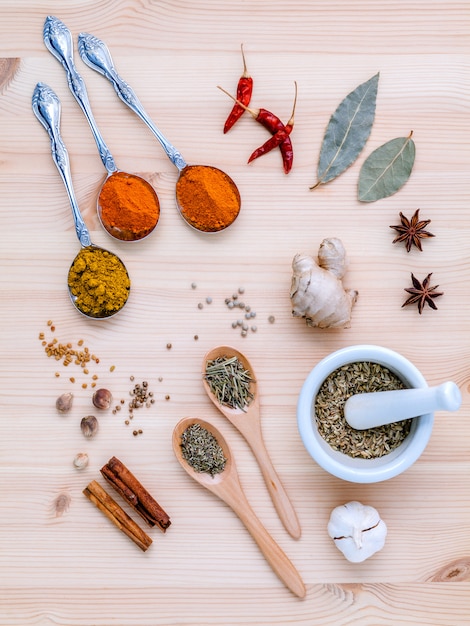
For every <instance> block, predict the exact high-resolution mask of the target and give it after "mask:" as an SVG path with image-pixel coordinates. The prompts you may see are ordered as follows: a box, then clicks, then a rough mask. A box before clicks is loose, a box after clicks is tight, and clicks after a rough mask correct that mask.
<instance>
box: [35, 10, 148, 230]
mask: <svg viewBox="0 0 470 626" xmlns="http://www.w3.org/2000/svg"><path fill="white" fill-rule="evenodd" d="M43 39H44V44H45V46H46V48H47V49H48V50H49V52H50V53H51V54H52V55H53V56H54V57H55V58H56V59H57V60H58V61H59V62H60V64H61V65H62V67H63V68H64V70H65V72H66V75H67V81H68V85H69V88H70V91H71V92H72V95H73V96H74V98H75V100H76V101H77V102H78V104H79V105H80V108H81V109H82V111H83V113H84V114H85V117H86V119H87V121H88V123H89V125H90V128H91V131H92V134H93V138H94V140H95V142H96V145H97V148H98V152H99V155H100V158H101V161H102V162H103V165H104V167H105V168H106V171H107V176H106V178H105V180H104V182H103V184H102V185H101V188H100V191H99V195H98V200H97V212H98V217H99V220H100V223H101V225H102V226H103V228H104V229H105V230H106V232H107V233H108V234H109V235H111V237H114V238H115V239H118V240H119V241H140V240H142V239H145V238H146V237H148V236H149V235H150V234H151V233H152V232H153V230H154V229H155V228H156V226H157V224H158V221H159V218H160V202H159V200H158V196H157V193H156V191H155V189H154V188H153V187H152V185H150V183H149V182H147V181H146V180H145V179H144V178H142V177H141V176H137V175H136V174H129V173H127V172H123V171H121V170H118V168H117V167H116V164H115V162H114V158H113V155H112V154H111V151H110V150H109V148H108V146H107V145H106V143H105V141H104V139H103V136H102V135H101V132H100V130H99V128H98V125H97V124H96V121H95V118H94V116H93V112H92V110H91V105H90V101H89V98H88V93H87V89H86V86H85V82H84V80H83V78H82V77H81V76H80V74H79V73H78V71H77V68H76V67H75V63H74V60H73V42H72V35H71V33H70V30H69V29H68V28H67V26H66V25H65V24H64V23H63V22H62V21H61V20H59V19H57V18H56V17H54V16H52V15H49V16H48V17H47V18H46V20H45V22H44V29H43ZM116 179H120V180H122V181H124V183H123V184H121V189H122V192H121V194H120V195H119V197H117V196H116V195H115V194H113V196H112V197H111V201H108V200H106V198H107V197H108V195H109V192H108V188H110V187H111V186H112V185H113V183H114V182H115V181H116ZM141 198H143V199H144V201H145V206H146V208H147V209H148V213H149V215H150V216H151V217H150V219H149V223H148V224H146V226H145V227H142V228H140V229H137V228H135V226H136V224H138V223H139V213H141V207H140V204H139V202H140V199H141ZM111 203H112V206H113V208H114V210H116V208H117V210H118V217H117V219H116V218H115V217H111V216H110V215H108V205H111ZM113 215H114V211H113Z"/></svg>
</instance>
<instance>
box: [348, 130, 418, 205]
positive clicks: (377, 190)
mask: <svg viewBox="0 0 470 626" xmlns="http://www.w3.org/2000/svg"><path fill="white" fill-rule="evenodd" d="M412 135H413V131H411V133H410V134H409V135H408V137H398V138H397V139H392V140H391V141H387V143H384V144H383V145H382V146H380V147H379V148H377V149H376V150H374V151H373V152H372V153H371V154H370V155H369V156H368V157H367V159H366V160H365V161H364V163H363V165H362V167H361V171H360V173H359V186H358V198H359V200H360V201H361V202H375V201H376V200H380V199H381V198H386V197H387V196H391V195H392V194H394V193H396V192H397V191H398V190H399V189H400V188H401V187H403V185H404V184H405V183H406V181H407V180H408V178H409V177H410V174H411V170H412V169H413V164H414V162H415V154H416V147H415V143H414V141H413V140H412V138H411V137H412Z"/></svg>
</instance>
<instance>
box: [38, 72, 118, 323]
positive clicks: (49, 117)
mask: <svg viewBox="0 0 470 626" xmlns="http://www.w3.org/2000/svg"><path fill="white" fill-rule="evenodd" d="M32 107H33V111H34V114H35V115H36V117H37V119H38V120H39V121H40V122H41V124H42V125H43V126H44V128H45V129H46V131H47V133H48V135H49V138H50V140H51V151H52V159H53V161H54V163H55V164H56V167H57V169H58V170H59V174H60V175H61V178H62V180H63V182H64V185H65V189H66V191H67V195H68V197H69V201H70V206H71V208H72V215H73V219H74V222H75V231H76V233H77V237H78V240H79V242H80V244H81V246H82V251H83V250H85V249H89V250H90V251H94V252H98V253H100V254H101V253H103V254H102V256H106V257H107V258H109V259H112V261H113V266H114V268H115V269H117V270H118V271H119V272H120V274H121V275H122V276H123V278H124V281H123V284H125V285H127V287H126V289H125V291H124V295H123V297H121V298H120V299H119V301H118V304H116V305H113V306H112V307H109V306H106V305H105V306H103V307H102V308H100V309H99V313H97V314H94V315H91V314H89V313H87V312H86V311H85V310H83V308H81V307H80V302H79V300H78V299H77V297H76V296H75V295H74V294H73V293H72V291H71V288H70V273H71V270H72V267H73V266H74V263H75V261H76V260H77V258H78V257H79V255H80V252H79V253H78V254H77V256H76V257H75V259H74V261H73V262H72V265H71V268H70V270H69V274H68V281H67V284H68V291H69V296H70V299H71V301H72V304H73V305H74V306H75V308H76V309H77V310H78V311H79V312H80V313H81V314H82V315H84V316H85V317H88V318H90V319H104V318H109V317H111V316H113V315H115V314H116V313H118V312H119V311H120V310H121V309H122V308H123V307H124V305H125V304H126V302H127V299H128V297H129V290H130V280H129V274H128V273H127V269H126V267H125V265H124V263H123V262H122V261H121V259H120V258H119V257H118V256H117V255H116V254H114V253H113V252H110V251H109V250H105V249H104V248H100V247H98V246H95V245H94V244H93V243H92V241H91V238H90V233H89V232H88V229H87V227H86V224H85V222H84V221H83V218H82V215H81V213H80V209H79V208H78V202H77V199H76V196H75V192H74V189H73V185H72V176H71V172H70V164H69V156H68V152H67V148H66V147H65V144H64V142H63V140H62V137H61V134H60V114H61V105H60V100H59V98H58V97H57V95H56V93H55V92H54V91H53V90H52V89H51V88H50V87H49V86H48V85H46V84H44V83H38V84H37V85H36V87H35V89H34V92H33V98H32Z"/></svg>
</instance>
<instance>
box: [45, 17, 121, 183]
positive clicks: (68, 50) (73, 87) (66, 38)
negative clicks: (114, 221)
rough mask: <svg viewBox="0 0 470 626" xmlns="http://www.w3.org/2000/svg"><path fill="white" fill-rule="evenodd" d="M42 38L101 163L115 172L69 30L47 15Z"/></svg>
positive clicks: (108, 169)
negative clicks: (63, 75)
mask: <svg viewBox="0 0 470 626" xmlns="http://www.w3.org/2000/svg"><path fill="white" fill-rule="evenodd" d="M43 39H44V43H45V45H46V48H47V49H48V50H49V52H51V53H52V54H53V56H55V58H56V59H57V60H58V61H59V62H60V63H61V65H62V66H63V68H64V70H65V72H66V74H67V81H68V84H69V88H70V91H71V92H72V94H73V95H74V97H75V100H76V101H77V102H78V104H79V105H80V107H81V109H82V111H83V113H84V114H85V117H86V119H87V121H88V123H89V125H90V128H91V132H92V133H93V137H94V139H95V142H96V145H97V147H98V152H99V155H100V158H101V160H102V162H103V165H104V166H105V168H106V170H107V171H108V172H109V173H110V174H111V173H112V172H116V171H117V167H116V164H115V163H114V159H113V155H112V154H111V152H110V151H109V148H108V146H107V145H106V143H105V141H104V139H103V137H102V135H101V133H100V131H99V128H98V126H97V124H96V122H95V118H94V117H93V113H92V111H91V105H90V101H89V99H88V93H87V90H86V86H85V82H84V80H83V78H82V77H81V76H80V74H79V73H78V71H77V68H76V67H75V64H74V62H73V41H72V35H71V33H70V30H69V29H68V28H67V26H66V25H65V24H64V23H63V22H61V21H60V20H59V19H57V18H56V17H54V16H52V15H49V16H48V17H47V18H46V21H45V22H44V30H43Z"/></svg>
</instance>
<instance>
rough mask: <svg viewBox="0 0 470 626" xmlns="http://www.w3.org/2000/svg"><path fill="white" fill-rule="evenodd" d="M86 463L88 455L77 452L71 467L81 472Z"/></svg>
mask: <svg viewBox="0 0 470 626" xmlns="http://www.w3.org/2000/svg"><path fill="white" fill-rule="evenodd" d="M88 461H89V459H88V454H87V453H86V452H79V453H78V454H77V455H76V456H75V458H74V460H73V465H74V467H76V468H77V469H78V470H82V469H85V467H86V466H87V465H88Z"/></svg>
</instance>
